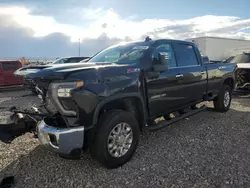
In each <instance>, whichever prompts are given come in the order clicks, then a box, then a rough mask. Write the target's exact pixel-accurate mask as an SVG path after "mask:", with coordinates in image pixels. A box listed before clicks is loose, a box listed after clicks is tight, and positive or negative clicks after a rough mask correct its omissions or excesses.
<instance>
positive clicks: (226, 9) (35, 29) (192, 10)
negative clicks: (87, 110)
mask: <svg viewBox="0 0 250 188" xmlns="http://www.w3.org/2000/svg"><path fill="white" fill-rule="evenodd" d="M249 7H250V1H249V0H238V1H235V0H210V1H203V0H178V1H177V0H175V1H169V0H154V1H150V0H126V1H125V0H37V1H35V0H0V58H11V57H23V56H24V57H41V58H44V57H47V58H51V57H53V58H54V57H60V56H74V55H78V42H77V41H78V39H79V38H80V39H81V55H93V54H95V53H96V52H97V51H99V50H101V49H103V48H105V47H107V46H109V45H112V44H115V43H118V42H122V41H131V40H138V39H142V38H144V37H145V36H147V35H149V36H150V37H151V38H153V39H156V38H176V39H186V38H190V37H197V36H204V35H206V36H220V37H231V38H241V39H250V14H249Z"/></svg>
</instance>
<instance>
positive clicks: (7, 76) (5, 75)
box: [1, 61, 23, 86]
mask: <svg viewBox="0 0 250 188" xmlns="http://www.w3.org/2000/svg"><path fill="white" fill-rule="evenodd" d="M1 64H2V80H3V81H2V86H11V85H20V84H22V83H23V79H22V78H21V77H17V76H15V75H14V74H13V73H14V72H15V71H16V70H17V69H19V68H21V66H22V65H21V63H20V62H18V61H2V62H1Z"/></svg>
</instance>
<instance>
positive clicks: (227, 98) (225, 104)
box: [224, 91, 230, 107]
mask: <svg viewBox="0 0 250 188" xmlns="http://www.w3.org/2000/svg"><path fill="white" fill-rule="evenodd" d="M229 103H230V93H229V91H226V92H225V94H224V106H225V107H228V105H229Z"/></svg>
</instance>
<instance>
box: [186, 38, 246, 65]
mask: <svg viewBox="0 0 250 188" xmlns="http://www.w3.org/2000/svg"><path fill="white" fill-rule="evenodd" d="M186 40H187V41H190V42H194V43H195V44H196V45H197V47H198V48H199V50H200V52H201V54H203V55H205V56H208V57H209V59H210V61H211V62H221V61H225V62H226V60H227V59H228V58H231V59H232V57H234V56H236V55H237V54H239V53H241V52H243V51H249V50H250V40H242V39H230V38H220V37H197V38H190V39H186ZM227 62H228V61H227Z"/></svg>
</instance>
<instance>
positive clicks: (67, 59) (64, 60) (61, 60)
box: [51, 56, 89, 64]
mask: <svg viewBox="0 0 250 188" xmlns="http://www.w3.org/2000/svg"><path fill="white" fill-rule="evenodd" d="M88 58H89V57H86V56H84V57H80V56H79V57H62V58H59V59H57V60H55V61H54V62H52V63H51V64H64V63H78V62H80V61H82V60H85V59H88Z"/></svg>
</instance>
